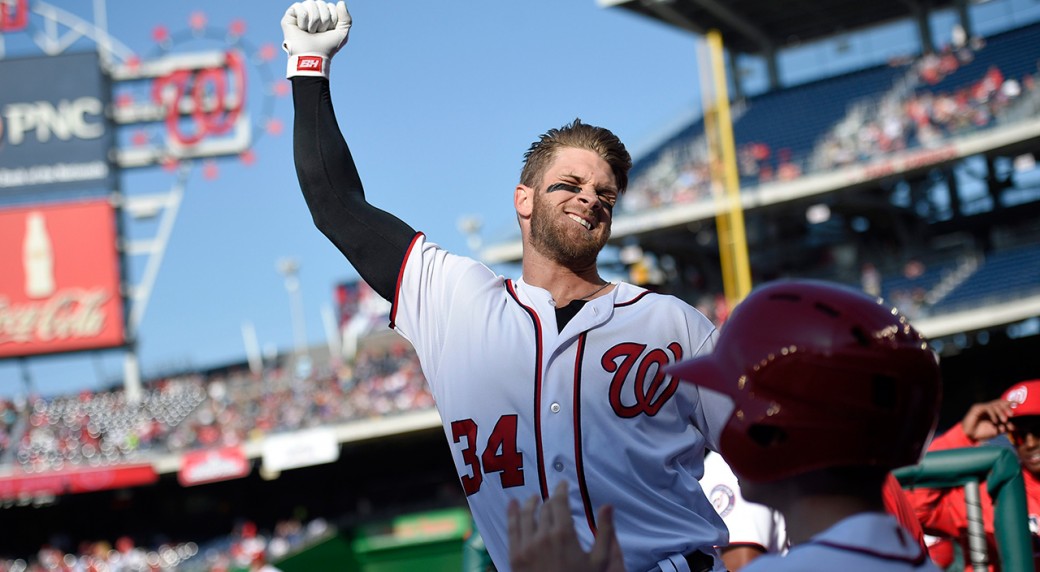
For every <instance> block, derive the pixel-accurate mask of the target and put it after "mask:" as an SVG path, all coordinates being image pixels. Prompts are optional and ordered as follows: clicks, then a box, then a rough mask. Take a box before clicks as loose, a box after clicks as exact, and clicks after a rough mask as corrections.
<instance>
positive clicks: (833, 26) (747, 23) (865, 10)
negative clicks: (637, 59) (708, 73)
mask: <svg viewBox="0 0 1040 572" xmlns="http://www.w3.org/2000/svg"><path fill="white" fill-rule="evenodd" d="M597 1H598V2H599V5H600V6H602V7H605V8H613V7H617V8H622V9H625V10H628V11H630V12H634V13H637V14H640V15H642V16H646V17H648V18H652V19H654V20H657V21H659V22H662V23H664V24H667V25H670V26H675V27H677V28H680V29H684V30H688V31H691V32H694V33H696V34H700V35H703V34H706V33H707V32H708V31H710V30H713V29H714V30H718V31H719V32H720V33H721V34H722V38H723V40H724V42H725V44H726V47H727V48H728V49H729V50H730V51H733V52H739V53H744V54H752V55H768V54H769V53H770V52H772V51H774V50H779V49H781V48H784V47H788V46H790V45H793V44H797V43H799V42H812V41H816V40H822V39H825V38H827V37H831V36H835V35H837V34H841V33H843V32H848V31H852V30H859V29H863V28H867V27H871V26H876V25H879V24H884V23H887V22H892V21H895V20H905V19H907V18H915V17H918V16H923V15H924V14H925V13H926V12H927V11H934V10H938V9H943V8H949V7H951V6H958V5H959V6H964V5H965V4H967V2H968V0H871V1H869V2H863V1H862V0H769V1H763V0H597Z"/></svg>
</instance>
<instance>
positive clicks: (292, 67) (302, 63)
mask: <svg viewBox="0 0 1040 572" xmlns="http://www.w3.org/2000/svg"><path fill="white" fill-rule="evenodd" d="M351 23H352V22H351V18H350V14H349V13H348V12H347V7H346V5H345V4H344V3H343V2H342V1H340V2H339V3H338V4H331V3H328V2H324V1H321V0H306V1H305V2H297V3H295V4H293V5H292V6H290V7H289V9H288V10H286V12H285V16H283V18H282V32H283V34H284V36H285V42H284V43H283V44H282V46H283V48H284V49H285V51H286V52H287V53H288V54H289V63H288V68H287V71H286V77H288V78H290V79H291V80H292V86H293V107H294V112H295V119H294V127H293V156H294V160H295V163H296V176H297V178H298V179H299V181H300V189H301V190H302V191H303V196H304V198H305V200H306V201H307V207H308V208H309V209H310V212H311V217H312V218H313V219H314V224H315V226H317V227H318V229H319V230H321V232H322V233H323V234H324V235H325V236H326V237H328V239H329V240H330V241H332V243H333V244H334V245H335V246H336V248H338V249H339V251H340V252H342V253H343V255H344V256H346V257H347V259H348V260H349V261H350V263H351V264H352V265H353V266H354V268H355V269H356V270H357V271H358V273H359V274H360V275H361V277H362V278H363V279H364V280H365V281H366V282H368V284H369V285H370V286H371V287H372V289H374V290H375V291H376V292H377V293H379V295H380V296H382V297H384V298H386V299H387V300H391V301H393V296H394V290H395V288H396V284H397V275H398V272H399V271H400V268H401V264H402V263H403V262H404V256H405V253H406V251H407V249H408V245H409V243H410V242H411V240H412V238H413V237H414V236H415V230H413V229H412V228H411V227H410V226H408V225H407V224H406V223H404V222H403V221H401V220H400V219H398V218H397V217H395V216H393V215H392V214H390V213H387V212H385V211H382V210H380V209H378V208H376V207H374V206H372V205H370V204H369V203H368V201H366V200H365V191H364V188H363V187H362V185H361V177H360V176H359V175H358V172H357V167H356V166H355V165H354V159H353V157H352V156H351V154H350V149H349V148H348V147H347V142H346V140H345V139H344V138H343V134H342V132H341V131H340V128H339V125H338V123H337V122H336V116H335V112H334V110H333V108H332V97H331V94H330V91H329V64H330V63H331V60H332V57H333V56H334V55H335V54H336V52H338V51H339V49H340V48H341V47H342V46H343V45H344V44H346V42H347V35H348V33H349V31H350V26H351Z"/></svg>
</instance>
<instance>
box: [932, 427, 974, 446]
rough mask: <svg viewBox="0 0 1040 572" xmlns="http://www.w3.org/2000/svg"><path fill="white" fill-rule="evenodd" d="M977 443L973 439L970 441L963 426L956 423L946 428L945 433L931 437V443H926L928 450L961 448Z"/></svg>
mask: <svg viewBox="0 0 1040 572" xmlns="http://www.w3.org/2000/svg"><path fill="white" fill-rule="evenodd" d="M975 445H978V443H976V442H975V441H972V440H971V438H970V437H968V436H967V435H966V434H965V433H964V427H963V426H962V425H961V424H960V423H957V424H956V425H954V426H953V427H950V428H949V429H947V430H946V432H945V433H943V434H942V435H939V436H938V437H936V438H935V439H932V443H931V444H930V445H928V450H929V451H942V450H945V449H961V448H964V447H974V446H975Z"/></svg>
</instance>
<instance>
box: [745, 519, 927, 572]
mask: <svg viewBox="0 0 1040 572" xmlns="http://www.w3.org/2000/svg"><path fill="white" fill-rule="evenodd" d="M806 570H838V571H840V572H939V567H938V566H936V565H935V563H933V562H932V560H931V559H930V558H929V557H928V553H927V552H925V550H924V548H922V547H921V545H920V544H918V542H917V540H915V539H914V537H913V536H910V533H908V532H907V531H906V529H904V528H903V527H902V526H900V525H899V522H898V521H897V520H896V519H895V517H894V516H892V515H890V514H888V513H883V512H865V513H860V514H856V515H853V516H850V517H848V518H846V519H844V520H841V521H839V522H838V523H837V524H835V525H834V526H832V527H830V528H828V529H827V530H825V531H823V532H821V533H820V534H817V535H816V536H814V537H812V538H811V539H809V540H808V541H807V542H804V543H802V544H797V545H795V546H793V547H791V549H790V550H789V551H788V552H787V554H786V555H784V556H780V555H772V554H767V555H764V556H760V557H758V558H756V559H754V560H752V561H751V563H750V564H748V565H747V566H745V567H744V568H742V569H741V572H795V571H797V572H805V571H806Z"/></svg>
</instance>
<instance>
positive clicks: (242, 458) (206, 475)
mask: <svg viewBox="0 0 1040 572" xmlns="http://www.w3.org/2000/svg"><path fill="white" fill-rule="evenodd" d="M250 470H251V467H250V465H249V459H246V454H245V451H243V450H242V447H222V448H220V449H205V450H201V451H190V452H187V453H185V454H184V456H183V457H181V470H180V472H178V473H177V481H178V482H180V484H181V486H182V487H190V486H192V485H201V484H204V483H214V482H217V481H228V480H231V479H240V478H242V477H245V476H247V475H249V472H250Z"/></svg>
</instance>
